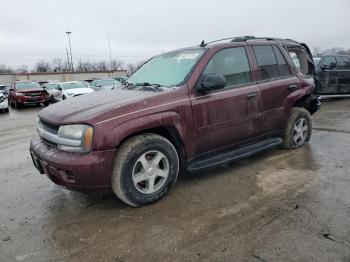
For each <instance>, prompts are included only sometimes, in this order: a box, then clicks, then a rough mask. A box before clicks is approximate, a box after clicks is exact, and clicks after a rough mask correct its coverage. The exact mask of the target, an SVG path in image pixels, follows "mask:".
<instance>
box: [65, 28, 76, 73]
mask: <svg viewBox="0 0 350 262" xmlns="http://www.w3.org/2000/svg"><path fill="white" fill-rule="evenodd" d="M71 33H72V32H70V31H67V32H66V34H67V36H68V42H69V52H70V63H71V66H72V71H74V66H73V57H72V46H71V44H70V34H71Z"/></svg>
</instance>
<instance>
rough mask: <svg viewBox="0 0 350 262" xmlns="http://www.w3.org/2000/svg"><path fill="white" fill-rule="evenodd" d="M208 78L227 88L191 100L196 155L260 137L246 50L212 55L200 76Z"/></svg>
mask: <svg viewBox="0 0 350 262" xmlns="http://www.w3.org/2000/svg"><path fill="white" fill-rule="evenodd" d="M210 74H216V75H223V76H224V77H225V79H226V86H225V88H224V89H221V90H216V91H212V92H208V93H206V94H195V95H193V96H191V103H192V110H193V117H194V123H195V128H196V132H197V143H198V152H197V153H199V154H200V153H204V152H208V151H210V150H215V149H219V148H223V147H227V146H230V145H232V144H235V143H238V142H243V141H244V140H246V139H249V138H254V137H256V136H257V135H258V134H259V126H260V105H259V101H260V95H259V88H258V86H257V84H255V83H253V81H252V76H251V70H250V64H249V62H248V57H247V52H246V48H245V47H235V48H226V49H222V50H220V51H218V52H217V53H215V54H214V55H213V56H212V58H211V59H210V60H209V62H208V64H207V66H206V68H205V69H204V71H203V73H202V76H205V75H210ZM198 85H200V81H199V83H198Z"/></svg>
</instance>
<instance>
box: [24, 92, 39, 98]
mask: <svg viewBox="0 0 350 262" xmlns="http://www.w3.org/2000/svg"><path fill="white" fill-rule="evenodd" d="M26 95H27V96H31V97H37V96H41V95H42V93H41V92H35V93H27V94H26Z"/></svg>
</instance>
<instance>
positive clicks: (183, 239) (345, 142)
mask: <svg viewBox="0 0 350 262" xmlns="http://www.w3.org/2000/svg"><path fill="white" fill-rule="evenodd" d="M40 109H41V108H25V109H22V110H12V111H11V112H10V114H2V115H0V261H197V260H204V261H258V262H264V261H343V262H345V261H350V190H349V189H350V100H338V101H329V102H327V103H324V104H323V107H322V110H321V111H319V112H318V113H316V114H315V115H314V117H313V119H314V130H313V132H314V133H313V137H312V141H311V143H310V144H309V145H307V146H305V147H304V148H301V149H298V150H292V151H287V150H281V149H275V150H272V151H269V152H265V153H263V154H260V155H258V156H255V157H252V158H249V159H246V160H244V161H240V162H238V163H235V164H231V165H230V166H226V167H221V168H217V169H214V170H210V171H208V172H206V173H203V174H200V175H191V176H186V177H183V178H181V179H180V180H179V181H178V183H177V185H176V186H175V188H174V190H172V191H171V192H170V194H168V196H167V197H165V198H164V199H163V200H161V201H160V202H158V203H156V204H154V205H152V206H148V207H144V208H138V209H134V208H131V207H128V206H126V205H124V204H123V203H122V202H121V201H119V200H118V199H117V198H116V197H114V196H113V194H107V195H89V196H87V195H84V194H81V193H76V192H70V191H68V190H65V189H63V188H60V187H58V186H56V185H54V184H53V183H52V182H51V181H49V180H48V179H47V178H46V177H45V176H42V175H39V173H38V172H37V171H36V170H35V168H34V167H33V165H32V162H31V159H30V156H29V152H28V147H29V140H30V138H31V137H32V136H35V127H34V125H35V122H36V114H37V112H38V111H39V110H40Z"/></svg>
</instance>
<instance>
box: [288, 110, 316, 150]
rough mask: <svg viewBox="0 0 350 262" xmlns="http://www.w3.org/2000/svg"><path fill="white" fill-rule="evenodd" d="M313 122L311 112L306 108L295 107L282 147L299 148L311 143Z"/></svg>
mask: <svg viewBox="0 0 350 262" xmlns="http://www.w3.org/2000/svg"><path fill="white" fill-rule="evenodd" d="M311 133H312V120H311V115H310V113H309V111H307V110H306V109H305V108H301V107H294V108H293V109H292V113H291V115H290V117H289V119H288V124H287V130H286V131H285V134H284V138H283V144H282V147H284V148H298V147H301V146H303V145H304V144H306V143H307V142H309V141H310V138H311Z"/></svg>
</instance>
